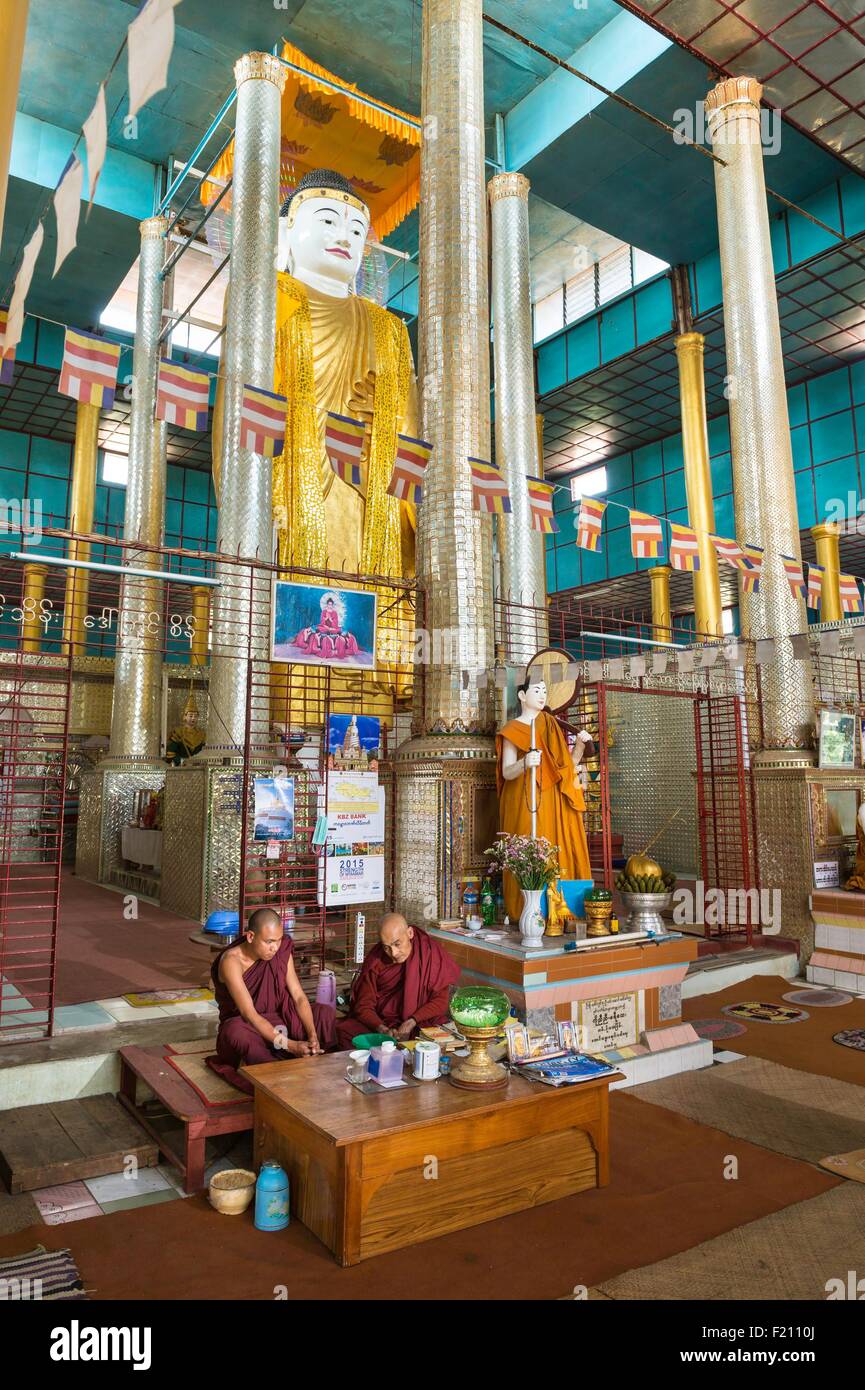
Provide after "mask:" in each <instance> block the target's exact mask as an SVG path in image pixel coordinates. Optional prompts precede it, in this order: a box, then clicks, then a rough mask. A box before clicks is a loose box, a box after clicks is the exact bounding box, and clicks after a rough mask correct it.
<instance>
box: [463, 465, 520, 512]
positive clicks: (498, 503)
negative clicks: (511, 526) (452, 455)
mask: <svg viewBox="0 0 865 1390" xmlns="http://www.w3.org/2000/svg"><path fill="white" fill-rule="evenodd" d="M469 466H470V468H471V470H472V510H473V511H476V512H498V513H499V514H500V515H502V514H504V513H506V512H509V511H510V510H511V498H510V493H509V492H508V489H507V484H506V483H505V480H504V478H503V477H502V475H501V473H500V472H499V470H498V468H496V466H495V464H494V463H489V462H488V461H487V460H486V459H474V458H471V457H469Z"/></svg>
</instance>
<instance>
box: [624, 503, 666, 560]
mask: <svg viewBox="0 0 865 1390" xmlns="http://www.w3.org/2000/svg"><path fill="white" fill-rule="evenodd" d="M628 512H629V515H630V518H631V554H632V555H633V557H634V559H635V560H657V558H658V556H659V555H660V554H661V552H662V551H663V549H664V533H663V531H662V530H661V523H660V521H659V520H658V518H657V517H656V516H649V514H648V512H638V511H635V510H634V508H633V507H629V508H628Z"/></svg>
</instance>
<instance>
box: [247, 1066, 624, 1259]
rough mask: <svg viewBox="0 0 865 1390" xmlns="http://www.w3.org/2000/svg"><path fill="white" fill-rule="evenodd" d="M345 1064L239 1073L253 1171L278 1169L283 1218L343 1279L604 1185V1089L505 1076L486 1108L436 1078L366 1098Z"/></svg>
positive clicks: (599, 1083)
mask: <svg viewBox="0 0 865 1390" xmlns="http://www.w3.org/2000/svg"><path fill="white" fill-rule="evenodd" d="M346 1061H347V1054H346V1053H344V1052H343V1053H331V1054H330V1055H329V1056H324V1057H303V1058H294V1059H293V1060H289V1061H285V1062H267V1063H262V1064H261V1065H260V1066H252V1067H243V1068H242V1074H243V1075H244V1076H246V1077H248V1078H249V1080H250V1081H252V1083H253V1084H254V1086H255V1140H254V1153H255V1162H256V1164H260V1163H262V1162H264V1161H265V1160H266V1159H273V1160H275V1161H276V1162H277V1163H280V1164H282V1166H283V1168H285V1170H286V1172H287V1173H288V1175H289V1180H290V1183H291V1208H292V1211H293V1213H294V1214H295V1215H296V1216H297V1217H298V1218H299V1219H300V1220H301V1221H302V1222H303V1224H304V1225H305V1226H308V1227H309V1229H310V1230H311V1231H313V1232H314V1233H315V1235H317V1236H318V1238H319V1239H320V1240H321V1241H323V1242H324V1244H325V1245H326V1246H327V1247H328V1249H330V1250H332V1251H333V1253H334V1255H335V1256H336V1259H337V1260H338V1261H339V1263H340V1264H342V1265H354V1264H358V1263H359V1261H361V1260H367V1259H369V1258H370V1257H371V1256H372V1255H380V1254H382V1253H383V1252H384V1251H386V1250H397V1249H399V1248H400V1247H402V1246H405V1245H415V1244H416V1243H417V1242H418V1241H422V1240H431V1239H432V1238H433V1237H434V1236H440V1235H444V1234H445V1233H446V1232H448V1231H458V1230H462V1229H463V1228H464V1227H466V1226H476V1225H478V1224H479V1223H480V1222H482V1221H491V1220H493V1219H494V1218H496V1217H499V1216H505V1215H507V1214H508V1213H510V1212H514V1211H523V1210H525V1208H527V1207H534V1206H540V1205H541V1204H542V1203H544V1202H553V1201H556V1200H557V1199H558V1198H559V1197H567V1196H570V1195H571V1194H572V1193H574V1192H581V1191H583V1190H584V1189H585V1188H590V1187H604V1186H606V1184H607V1182H608V1181H609V1142H608V1099H609V1084H610V1082H611V1081H613V1080H616V1079H618V1077H619V1073H618V1072H613V1073H612V1074H611V1075H608V1076H605V1077H603V1078H599V1079H598V1080H596V1081H584V1082H581V1083H580V1084H579V1085H577V1086H564V1087H561V1088H559V1089H554V1088H553V1087H551V1086H542V1085H539V1084H538V1083H537V1082H532V1081H525V1080H523V1078H521V1077H517V1076H511V1077H509V1078H508V1084H507V1086H506V1087H504V1088H502V1089H501V1090H498V1091H494V1092H492V1093H491V1094H485V1093H483V1092H478V1091H464V1090H458V1089H457V1088H456V1087H455V1086H452V1085H451V1084H450V1082H449V1081H448V1080H447V1078H446V1077H440V1078H439V1079H438V1080H437V1081H426V1082H423V1083H422V1084H421V1085H419V1086H416V1087H400V1088H398V1089H396V1090H393V1091H385V1092H384V1093H383V1094H381V1095H374V1096H368V1095H364V1094H363V1093H362V1092H360V1091H358V1090H357V1088H356V1087H354V1086H351V1085H350V1084H349V1083H348V1082H347V1081H346V1079H345V1068H346Z"/></svg>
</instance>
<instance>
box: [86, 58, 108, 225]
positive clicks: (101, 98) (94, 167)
mask: <svg viewBox="0 0 865 1390" xmlns="http://www.w3.org/2000/svg"><path fill="white" fill-rule="evenodd" d="M81 129H82V131H83V132H84V145H85V148H86V150H87V187H88V201H89V202H90V203H92V202H93V196H94V194H95V192H96V185H97V183H98V182H99V175H100V174H101V173H102V166H103V164H104V163H105V150H106V148H107V145H108V119H107V116H106V112H105V83H104V82H103V83H102V85H101V86H100V88H99V91H98V92H97V93H96V100H95V102H94V103H93V110H92V111H91V112H90V115H89V116H88V117H87V120H86V121H85V122H84V124H83V126H82V127H81Z"/></svg>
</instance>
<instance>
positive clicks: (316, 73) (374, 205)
mask: <svg viewBox="0 0 865 1390" xmlns="http://www.w3.org/2000/svg"><path fill="white" fill-rule="evenodd" d="M282 57H283V58H284V59H285V60H286V62H289V63H293V64H295V66H296V67H299V68H303V69H304V72H303V74H301V73H298V72H294V71H293V70H292V69H291V68H288V69H287V70H286V83H285V90H284V91H283V94H282V152H281V159H280V201H281V200H282V199H284V198H285V197H287V195H288V193H289V192H290V191H291V189H292V188H294V187H295V185H296V184H297V183H298V181H299V180H300V179H301V178H303V176H304V174H306V173H308V172H309V170H310V169H336V170H337V171H338V172H339V173H341V174H343V175H344V176H345V177H346V178H347V179H348V180H349V182H350V183H351V185H352V187H353V188H354V190H355V192H356V193H357V196H358V197H359V198H362V199H363V201H364V202H365V203H366V204H367V206H368V207H369V210H370V214H371V219H372V230H373V232H374V234H375V236H376V237H377V238H378V240H379V241H381V240H382V239H383V238H384V237H386V236H387V235H388V233H389V232H392V231H393V230H394V228H395V227H398V226H399V224H400V222H402V220H403V218H404V217H407V216H408V214H409V213H410V212H411V211H412V209H413V208H415V207H417V203H418V199H419V198H420V128H419V125H418V124H417V123H416V122H415V118H414V117H411V116H409V115H407V114H406V112H404V111H398V110H397V108H396V107H395V106H387V105H386V103H384V102H378V104H377V107H372V106H367V105H365V104H364V102H365V101H367V100H370V98H368V97H366V96H365V94H364V93H363V92H361V91H359V90H358V88H357V87H355V86H353V85H352V84H351V83H349V82H344V81H343V80H342V78H339V77H336V76H335V75H334V74H333V73H332V72H328V70H327V68H323V67H320V66H319V64H318V63H313V62H312V61H311V60H310V59H309V58H307V56H306V54H305V53H302V52H301V50H300V49H299V48H295V46H294V45H293V44H290V43H286V44H285V45H284V46H283V50H282ZM334 87H337V88H339V90H338V91H335V90H334ZM378 107H380V108H382V109H378ZM410 121H411V122H415V123H413V124H407V122H410ZM233 169H234V142H233V141H232V143H231V144H230V145H229V147H228V149H227V150H226V151H225V153H224V154H223V155H222V156H221V157H220V159H219V160H218V161H217V163H216V164H215V165H214V167H213V170H212V172H211V177H210V179H208V180H206V181H205V182H204V183H202V186H201V200H202V202H203V203H204V204H205V205H207V204H209V203H211V202H212V201H213V199H214V198H215V197H216V196H217V195H218V193H219V190H220V188H222V187H223V186H224V182H225V180H226V179H229V178H231V175H232V172H233ZM230 199H231V194H230V193H228V194H226V196H225V198H224V199H223V201H222V203H221V204H220V211H221V210H222V209H223V208H225V210H226V211H227V210H228V207H230Z"/></svg>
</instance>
